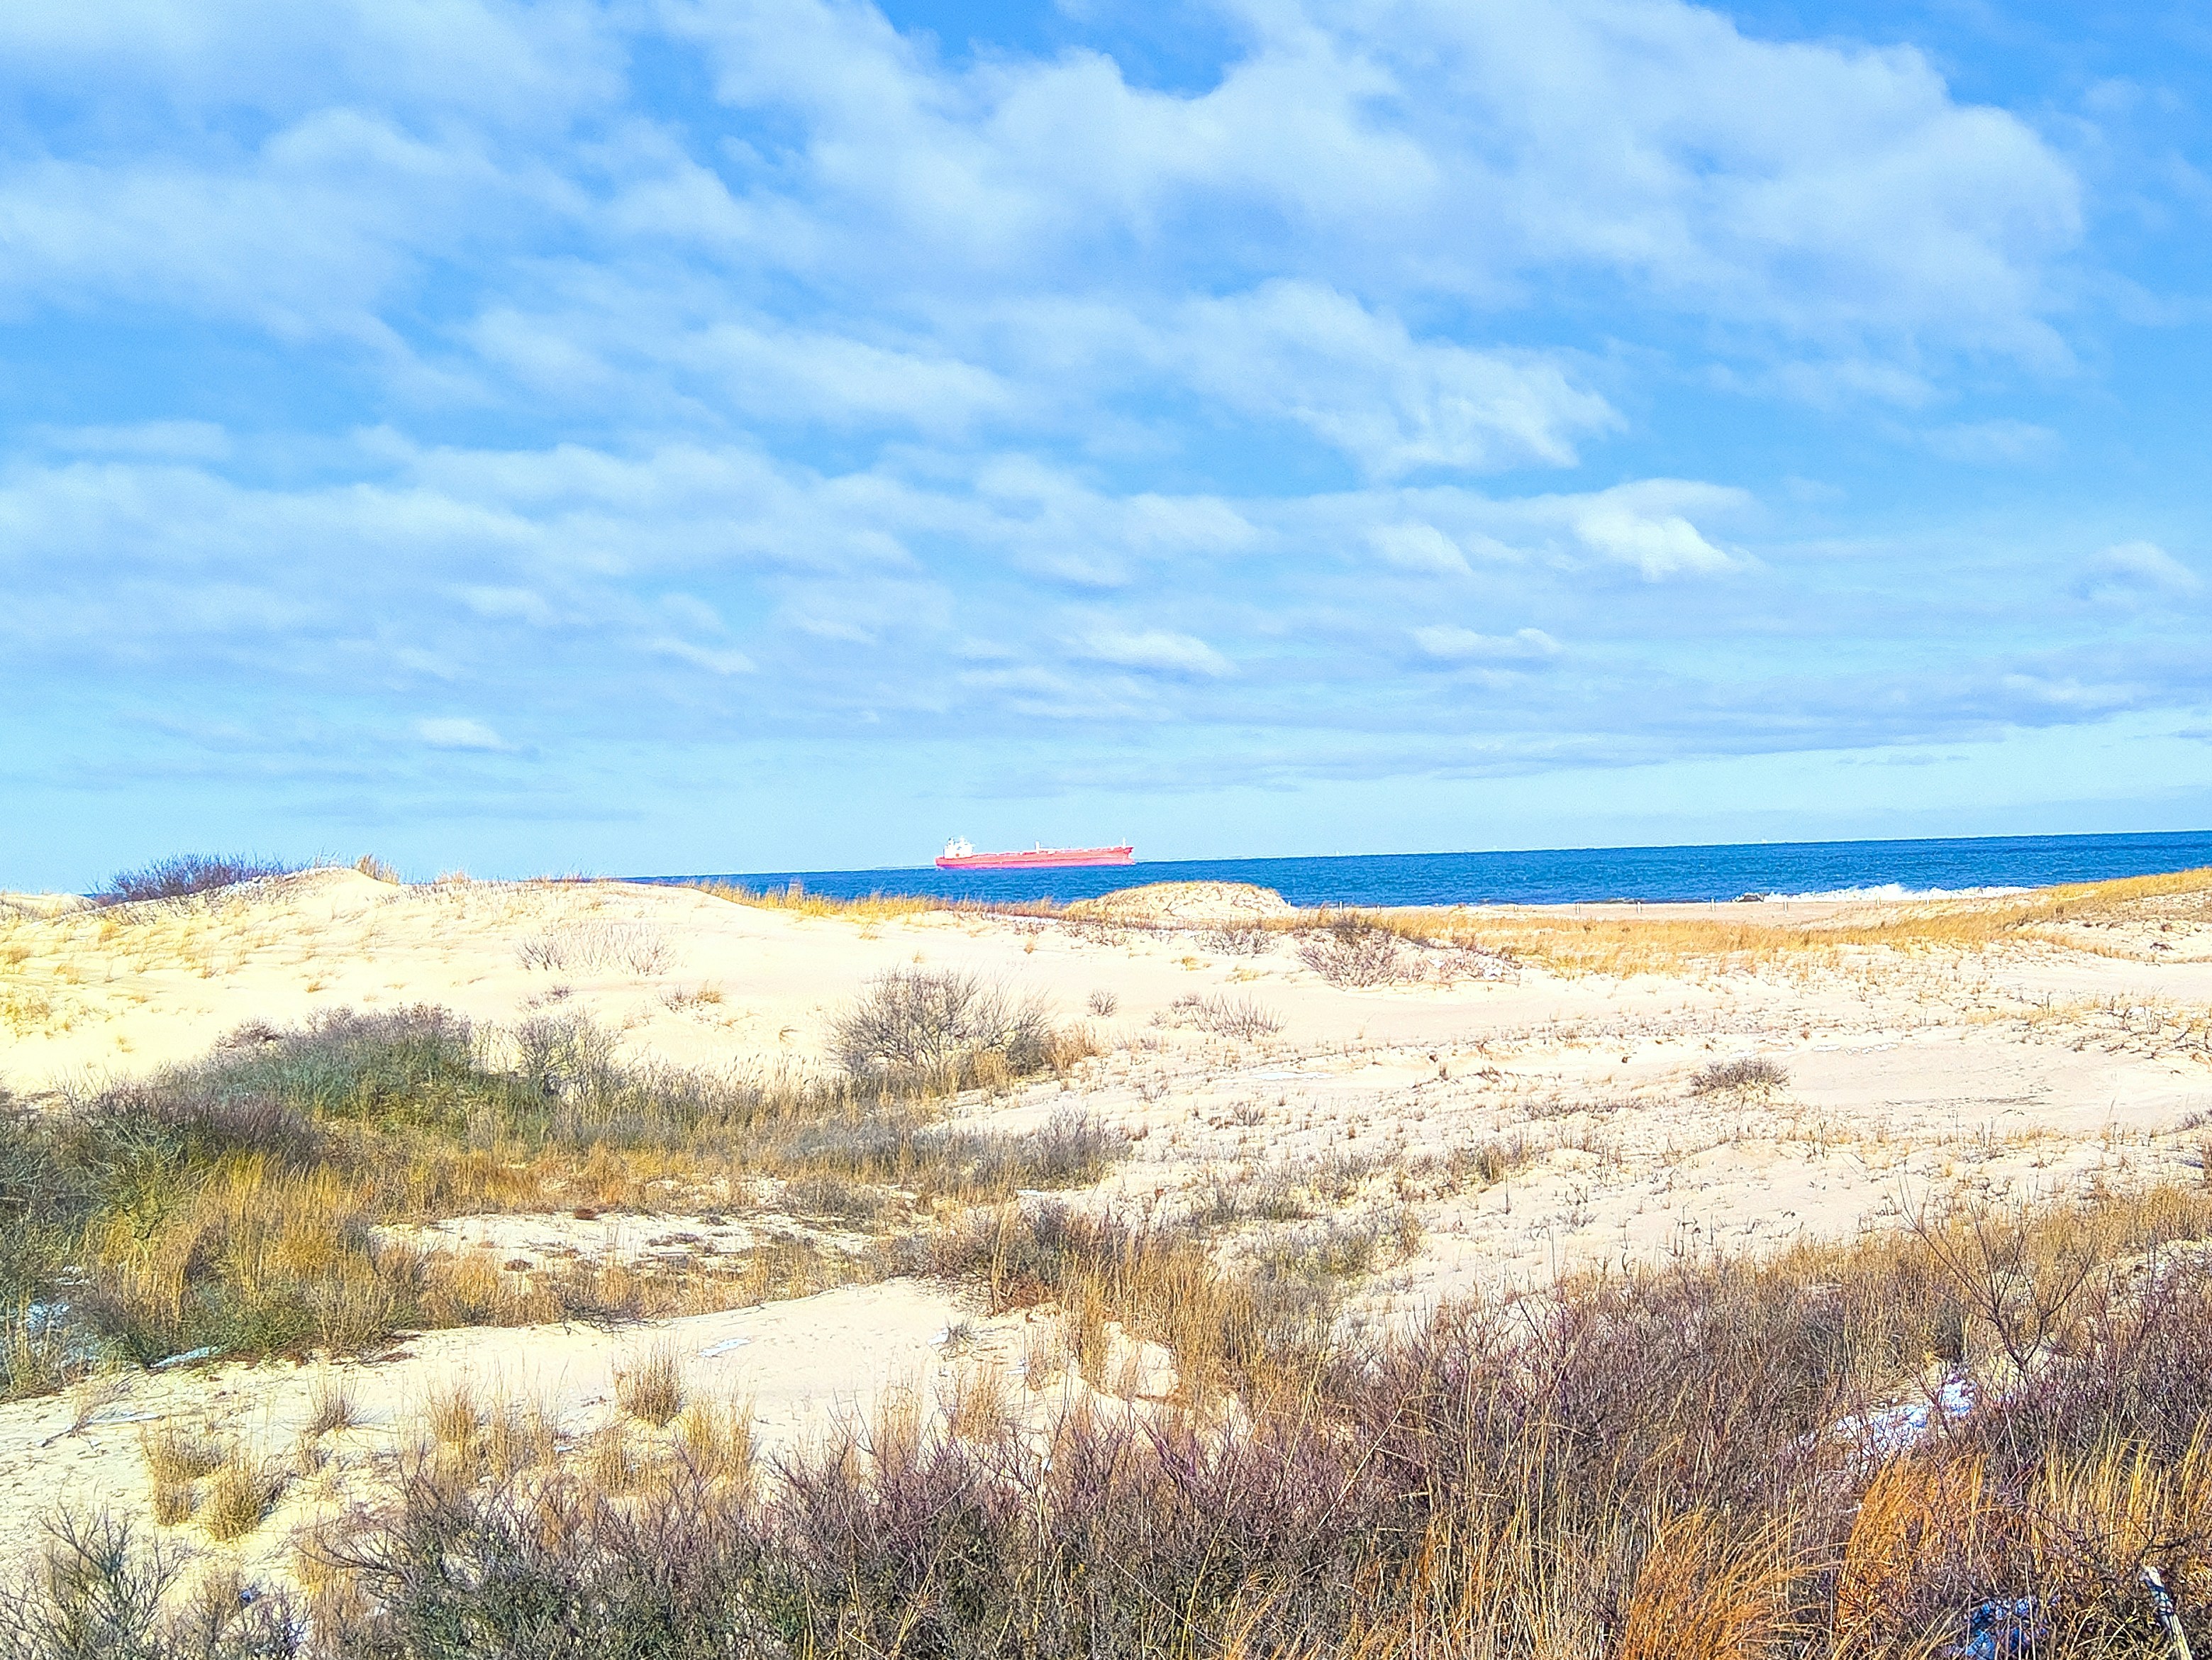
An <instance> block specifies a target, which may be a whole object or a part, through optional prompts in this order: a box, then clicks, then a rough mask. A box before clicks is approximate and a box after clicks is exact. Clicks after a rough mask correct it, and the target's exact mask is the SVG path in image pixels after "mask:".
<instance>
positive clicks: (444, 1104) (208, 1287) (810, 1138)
mask: <svg viewBox="0 0 2212 1660" xmlns="http://www.w3.org/2000/svg"><path fill="white" fill-rule="evenodd" d="M986 1007H988V1008H992V1009H1001V1010H1003V1009H1007V1008H1013V1009H1014V1010H1015V1014H1016V1015H1018V1018H1012V1017H1010V1018H1007V1019H1006V1020H1003V1021H1001V1020H984V1019H981V1018H978V1011H979V1010H981V1009H984V1008H986ZM847 1020H848V1024H849V1025H851V1026H852V1027H853V1028H854V1030H855V1031H859V1030H861V1029H866V1030H867V1031H871V1032H872V1033H873V1034H875V1037H874V1039H873V1041H874V1042H875V1043H877V1044H878V1046H879V1048H880V1047H881V1046H884V1045H890V1046H893V1047H896V1045H898V1044H900V1043H904V1044H906V1045H908V1046H909V1047H910V1048H911V1049H913V1050H914V1052H915V1054H916V1055H925V1056H927V1064H926V1065H921V1064H915V1065H908V1064H905V1063H904V1062H903V1061H900V1062H898V1063H897V1064H890V1063H885V1062H884V1061H882V1059H881V1056H880V1055H878V1053H876V1052H873V1051H871V1052H867V1053H863V1052H862V1051H861V1050H858V1049H856V1050H854V1051H853V1055H852V1060H853V1064H852V1066H851V1067H850V1069H848V1070H846V1071H843V1072H840V1073H834V1074H831V1075H828V1076H823V1077H802V1076H796V1075H770V1076H753V1075H739V1076H720V1075H712V1074H708V1073H696V1072H684V1071H678V1070H675V1069H671V1068H668V1067H658V1066H652V1065H635V1064H630V1063H628V1062H625V1061H623V1060H622V1059H621V1058H620V1057H619V1056H618V1055H617V1051H616V1045H615V1043H614V1040H613V1038H612V1037H611V1034H609V1033H607V1032H606V1031H603V1030H601V1029H599V1028H598V1027H596V1026H594V1025H592V1024H590V1023H589V1022H588V1021H586V1020H583V1019H580V1018H555V1017H541V1018H536V1019H533V1020H531V1021H527V1022H526V1023H524V1024H523V1025H520V1026H519V1027H517V1028H515V1029H513V1030H512V1031H494V1030H479V1029H477V1028H476V1027H473V1026H471V1024H470V1023H469V1022H467V1021H465V1020H464V1019H462V1018H459V1017H458V1016H456V1015H453V1014H452V1013H450V1012H447V1011H444V1010H441V1009H436V1008H428V1007H419V1008H413V1009H406V1010H401V1011H395V1012H388V1013H376V1014H357V1013H351V1012H336V1013H331V1014H327V1015H325V1016H322V1017H320V1018H317V1019H316V1020H315V1021H313V1023H312V1024H310V1025H307V1026H305V1027H303V1028H301V1029H298V1030H295V1031H274V1030H271V1029H270V1028H268V1027H265V1026H248V1027H246V1028H244V1029H242V1030H240V1031H238V1032H236V1033H234V1035H233V1036H232V1037H231V1038H230V1039H229V1040H228V1042H227V1043H226V1044H225V1045H224V1047H223V1048H222V1049H220V1050H218V1051H217V1053H216V1054H215V1055H211V1056H210V1057H209V1058H208V1059H207V1060H205V1061H202V1062H200V1063H199V1064H197V1065H196V1066H192V1067H184V1068H179V1069H173V1070H170V1071H167V1072H163V1073H159V1074H157V1075H155V1077H153V1078H152V1079H149V1080H147V1081H144V1082H139V1083H129V1084H120V1085H112V1086H111V1087H108V1088H105V1089H101V1090H99V1091H94V1092H93V1093H90V1094H88V1095H86V1096H84V1097H82V1098H77V1099H73V1100H70V1101H66V1102H64V1104H61V1105H59V1106H58V1107H52V1108H43V1109H34V1108H32V1107H29V1106H27V1105H23V1104H14V1105H9V1104H7V1103H6V1102H4V1101H0V1110H4V1111H6V1112H7V1114H8V1122H7V1125H6V1134H4V1136H0V1322H4V1328H3V1329H0V1393H5V1394H18V1395H19V1394H24V1393H32V1392H38V1391H41V1390H44V1389H51V1388H53V1387H55V1386H57V1385H58V1383H62V1382H64V1381H65V1380H66V1379H67V1378H68V1377H70V1376H71V1375H73V1374H75V1373H76V1372H79V1371H82V1370H84V1369H85V1368H86V1367H88V1366H90V1365H94V1364H95V1363H96V1362H97V1361H99V1360H100V1359H125V1360H129V1361H132V1362H137V1363H141V1364H143V1363H149V1362H152V1361H155V1360H157V1359H163V1358H166V1357H168V1356H172V1355H176V1354H180V1353H193V1352H196V1351H206V1352H208V1353H212V1354H230V1353H252V1354H266V1353H276V1352H282V1351H289V1350H297V1349H301V1348H305V1347H310V1346H320V1347H331V1348H337V1349H349V1348H357V1347H362V1346H363V1345H366V1344H369V1343H373V1342H374V1341H377V1340H378V1339H380V1337H382V1336H383V1335H386V1333H388V1332H390V1331H392V1330H394V1329H415V1328H421V1327H429V1326H449V1325H470V1324H494V1323H526V1322H532V1321H539V1320H548V1319H563V1318H570V1317H607V1318H611V1317H619V1316H638V1315H644V1314H655V1313H666V1312H671V1311H675V1310H695V1309H698V1308H702V1307H720V1306H730V1305H732V1304H738V1303H743V1302H746V1301H758V1300H762V1299H763V1298H769V1297H775V1296H780V1295H787V1294H791V1293H793V1292H799V1291H805V1290H811V1289H815V1288H817V1287H818V1286H822V1285H824V1284H835V1283H837V1282H839V1281H841V1280H851V1279H855V1278H866V1277H872V1276H873V1275H875V1274H878V1273H880V1272H881V1271H882V1270H883V1268H884V1265H885V1263H886V1262H888V1260H889V1259H888V1258H887V1257H885V1256H882V1255H880V1254H879V1253H874V1252H870V1251H854V1250H842V1251H840V1250H826V1249H824V1248H823V1247H822V1246H821V1245H820V1244H819V1243H814V1242H812V1241H811V1238H810V1237H809V1236H808V1235H806V1234H805V1233H804V1232H802V1231H790V1232H787V1233H786V1234H785V1235H784V1236H783V1237H781V1238H780V1239H778V1240H775V1241H774V1242H772V1243H770V1244H769V1245H764V1246H763V1247H762V1248H761V1249H759V1250H755V1251H753V1252H752V1253H750V1255H749V1256H746V1257H744V1258H743V1259H741V1260H738V1261H733V1262H729V1263H727V1264H726V1265H725V1266H724V1267H723V1268H720V1269H719V1270H718V1271H717V1272H716V1273H715V1274H713V1275H711V1276H708V1277H707V1278H706V1279H705V1280H702V1278H701V1277H700V1275H699V1274H681V1275H670V1274H653V1273H648V1272H646V1271H644V1270H641V1269H634V1268H623V1267H622V1266H620V1265H618V1264H602V1265H591V1264H572V1265H569V1266H567V1267H564V1268H560V1269H558V1270H554V1269H546V1270H543V1271H538V1272H532V1273H528V1274H517V1273H513V1272H510V1271H507V1269H505V1268H501V1266H500V1265H498V1264H497V1263H495V1262H491V1261H489V1259H488V1258H487V1257H486V1256H484V1255H483V1254H482V1253H465V1252H453V1251H429V1250H422V1249H421V1248H419V1247H416V1246H413V1245H410V1244H407V1243H402V1242H400V1241H398V1240H395V1239H394V1238H392V1237H391V1234H390V1230H391V1229H392V1227H393V1226H394V1225H404V1224H410V1223H422V1222H426V1221H434V1220H436V1219H440V1218H443V1217H450V1216H456V1215H464V1214H470V1213H477V1212H482V1211H487V1210H544V1209H548V1208H567V1207H578V1208H579V1209H594V1210H596V1209H605V1208H607V1207H617V1206H620V1207H629V1208H633V1209H647V1210H649V1209H654V1208H660V1209H665V1208H669V1207H671V1206H673V1205H675V1204H678V1203H681V1202H684V1201H687V1200H688V1201H691V1202H694V1203H702V1204H710V1205H713V1206H715V1207H720V1208H722V1209H738V1210H764V1209H769V1208H772V1207H773V1206H774V1203H775V1200H776V1199H777V1198H778V1196H779V1195H785V1194H788V1195H789V1196H790V1197H791V1199H792V1200H793V1201H795V1202H796V1203H797V1204H798V1205H799V1206H802V1207H808V1208H811V1209H812V1210H813V1211H815V1212H816V1213H820V1212H821V1211H822V1210H823V1208H825V1207H828V1208H832V1209H837V1210H840V1211H841V1212H842V1214H843V1215H844V1216H845V1218H846V1219H848V1220H849V1219H851V1218H853V1217H854V1216H856V1215H864V1216H866V1217H867V1218H868V1219H871V1221H872V1225H873V1226H874V1228H875V1231H878V1232H880V1233H882V1234H883V1235H884V1236H885V1237H886V1238H888V1237H891V1236H894V1235H896V1234H897V1233H898V1232H900V1231H904V1230H908V1229H910V1228H912V1227H913V1226H915V1225H918V1222H919V1221H920V1220H921V1219H926V1218H927V1217H928V1216H929V1215H930V1214H932V1213H933V1210H934V1208H935V1207H937V1206H939V1204H945V1205H972V1204H975V1203H981V1202H988V1201H992V1200H994V1199H997V1198H1000V1197H1003V1196H1004V1195H1007V1194H1010V1193H1012V1192H1013V1191H1015V1190H1016V1189H1023V1188H1045V1187H1052V1186H1058V1185H1073V1184H1081V1183H1090V1182H1094V1181H1096V1180H1097V1177H1098V1176H1099V1175H1100V1174H1101V1173H1103V1170H1104V1169H1105V1167H1106V1165H1107V1164H1108V1163H1109V1161H1110V1160H1111V1159H1112V1158H1115V1157H1116V1156H1118V1155H1119V1152H1120V1151H1121V1146H1122V1143H1121V1140H1120V1139H1119V1138H1118V1137H1116V1136H1113V1135H1109V1134H1107V1133H1106V1132H1104V1131H1103V1130H1102V1129H1100V1128H1098V1127H1097V1126H1096V1125H1094V1124H1091V1123H1090V1122H1088V1121H1086V1120H1082V1119H1079V1118H1077V1117H1074V1116H1062V1117H1060V1118H1057V1119H1055V1120H1054V1121H1053V1122H1050V1123H1049V1124H1048V1125H1047V1126H1045V1127H1044V1128H1041V1129H1039V1130H1036V1131H1034V1132H1032V1133H1030V1134H1023V1135H994V1134H975V1133H972V1132H962V1131H959V1130H957V1129H954V1128H951V1127H948V1126H945V1125H942V1124H940V1123H939V1122H937V1120H938V1117H939V1109H940V1106H941V1104H942V1102H943V1100H944V1098H945V1095H946V1094H947V1093H948V1092H949V1091H952V1090H955V1089H961V1088H972V1087H979V1086H980V1087H987V1086H991V1085H1000V1084H1005V1083H1008V1082H1011V1081H1012V1080H1014V1079H1018V1078H1021V1077H1025V1076H1033V1075H1036V1074H1037V1073H1048V1072H1050V1071H1051V1070H1053V1069H1054V1068H1062V1069H1064V1068H1066V1067H1071V1066H1073V1065H1074V1064H1076V1062H1077V1061H1079V1060H1080V1059H1081V1058H1082V1057H1083V1056H1084V1055H1086V1054H1087V1053H1088V1052H1089V1040H1088V1037H1087V1035H1086V1034H1085V1031H1084V1030H1083V1029H1082V1028H1081V1027H1072V1028H1068V1027H1057V1026H1054V1025H1052V1024H1051V1023H1050V1022H1049V1021H1048V1019H1047V1018H1045V1016H1044V1014H1043V1012H1042V1009H1041V1008H1039V1007H1037V1006H1034V1005H1029V1004H1023V1005H1019V1006H1012V1005H1008V1004H1007V1003H1006V1001H1005V1000H1003V999H1001V998H1000V997H999V996H998V994H995V993H994V992H990V991H988V990H987V988H980V987H978V986H977V985H976V984H975V982H972V981H968V980H965V979H963V978H960V977H957V976H935V977H933V976H929V975H927V974H923V973H921V972H920V971H916V972H915V973H914V974H911V975H909V976H904V977H903V978H902V979H901V980H899V981H898V982H896V983H895V984H894V983H892V982H880V983H878V985H876V986H875V987H873V988H870V989H869V990H868V991H867V992H866V994H863V995H862V996H861V997H860V998H859V999H858V1000H856V1001H855V1003H854V1006H853V1007H852V1009H851V1010H850V1011H849V1012H848V1016H847ZM948 1022H950V1024H947V1023H948Z"/></svg>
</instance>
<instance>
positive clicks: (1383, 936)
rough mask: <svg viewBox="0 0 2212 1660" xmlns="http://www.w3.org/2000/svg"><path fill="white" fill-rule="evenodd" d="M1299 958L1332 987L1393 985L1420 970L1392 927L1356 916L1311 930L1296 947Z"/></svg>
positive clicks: (1411, 976)
mask: <svg viewBox="0 0 2212 1660" xmlns="http://www.w3.org/2000/svg"><path fill="white" fill-rule="evenodd" d="M1298 961H1300V962H1301V963H1304V964H1305V965H1306V966H1307V967H1308V968H1310V969H1311V970H1313V971H1314V972H1315V973H1316V974H1318V975H1319V976H1321V977H1322V979H1324V980H1326V981H1328V983H1329V984H1330V985H1332V986H1348V987H1358V986H1388V985H1395V984H1396V983H1397V982H1400V981H1403V980H1408V979H1412V978H1414V977H1416V976H1418V973H1419V970H1418V968H1417V967H1416V965H1415V964H1413V961H1412V960H1411V953H1410V952H1409V951H1408V949H1407V944H1406V941H1405V940H1404V939H1402V938H1401V937H1400V935H1399V934H1398V933H1397V932H1396V931H1395V930H1394V929H1391V928H1389V927H1384V926H1383V925H1382V924H1381V923H1378V922H1376V921H1373V920H1372V919H1370V918H1369V917H1366V916H1362V915H1348V916H1340V917H1338V918H1336V919H1335V920H1334V921H1332V922H1330V923H1328V925H1327V926H1325V927H1320V928H1316V929H1314V930H1312V931H1311V932H1310V933H1309V935H1308V936H1307V938H1306V939H1305V942H1304V944H1302V945H1301V946H1299V947H1298Z"/></svg>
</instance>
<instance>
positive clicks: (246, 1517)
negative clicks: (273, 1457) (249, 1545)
mask: <svg viewBox="0 0 2212 1660" xmlns="http://www.w3.org/2000/svg"><path fill="white" fill-rule="evenodd" d="M282 1487H283V1477H281V1476H279V1475H274V1474H272V1473H271V1472H270V1471H269V1470H267V1469H265V1468H262V1467H261V1466H260V1465H259V1464H258V1463H257V1462H254V1461H252V1460H251V1459H249V1458H247V1457H246V1456H244V1455H243V1454H235V1453H234V1454H233V1455H232V1456H230V1457H229V1458H228V1459H226V1460H224V1461H223V1463H222V1466H221V1467H220V1468H217V1469H216V1471H215V1473H214V1474H213V1475H210V1477H209V1478H208V1482H207V1487H206V1490H205V1492H204V1493H203V1495H202V1496H201V1499H200V1503H199V1509H198V1511H197V1519H198V1521H199V1524H200V1526H201V1527H203V1528H204V1529H206V1531H207V1536H208V1537H209V1538H210V1539H212V1540H214V1541H216V1543H217V1544H228V1543H230V1542H231V1541H234V1540H238V1539H243V1538H244V1537H245V1536H246V1535H247V1534H249V1533H252V1531H253V1530H254V1529H256V1528H258V1527H259V1526H260V1525H261V1523H262V1519H263V1518H264V1517H266V1516H267V1515H268V1514H269V1508H270V1505H273V1504H275V1503H276V1495H277V1493H278V1492H279V1491H280V1490H281V1488H282Z"/></svg>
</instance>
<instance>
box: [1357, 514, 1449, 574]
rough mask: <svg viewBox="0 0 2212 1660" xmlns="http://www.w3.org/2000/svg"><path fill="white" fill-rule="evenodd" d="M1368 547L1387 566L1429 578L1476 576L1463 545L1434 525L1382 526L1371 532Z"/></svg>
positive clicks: (1368, 535) (1368, 533) (1368, 534)
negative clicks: (1414, 572)
mask: <svg viewBox="0 0 2212 1660" xmlns="http://www.w3.org/2000/svg"><path fill="white" fill-rule="evenodd" d="M1367 543H1368V545H1369V546H1370V547H1371V548H1373V549H1374V550H1375V551H1376V554H1377V555H1378V556H1380V557H1381V558H1382V560H1383V563H1384V564H1386V565H1395V566H1396V567H1397V568H1398V569H1400V570H1409V571H1417V572H1419V573H1421V574H1422V575H1428V576H1472V575H1474V569H1473V568H1472V567H1471V566H1469V565H1468V562H1467V555H1466V553H1465V552H1464V551H1463V550H1462V549H1461V547H1460V544H1458V543H1456V542H1455V541H1453V540H1452V538H1450V537H1449V536H1446V535H1445V534H1444V533H1443V532H1442V531H1440V530H1438V529H1437V527H1436V526H1434V525H1379V526H1376V528H1374V529H1373V530H1370V531H1369V532H1367Z"/></svg>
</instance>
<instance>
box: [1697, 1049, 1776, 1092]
mask: <svg viewBox="0 0 2212 1660" xmlns="http://www.w3.org/2000/svg"><path fill="white" fill-rule="evenodd" d="M1789 1082H1790V1074H1789V1073H1787V1072H1784V1070H1783V1069H1782V1067H1780V1066H1778V1065H1777V1064H1776V1063H1775V1062H1774V1061H1770V1060H1768V1059H1767V1058H1766V1057H1765V1055H1737V1056H1735V1058H1734V1059H1733V1060H1729V1061H1714V1062H1713V1063H1712V1064H1711V1066H1708V1067H1699V1068H1698V1070H1697V1071H1696V1072H1695V1073H1692V1076H1691V1079H1690V1093H1691V1094H1692V1095H1717V1094H1721V1093H1723V1092H1724V1091H1731V1090H1733V1091H1742V1092H1745V1093H1753V1092H1757V1093H1762V1094H1763V1093H1765V1092H1767V1091H1773V1090H1778V1089H1782V1088H1784V1087H1785V1086H1786V1085H1788V1084H1789Z"/></svg>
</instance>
